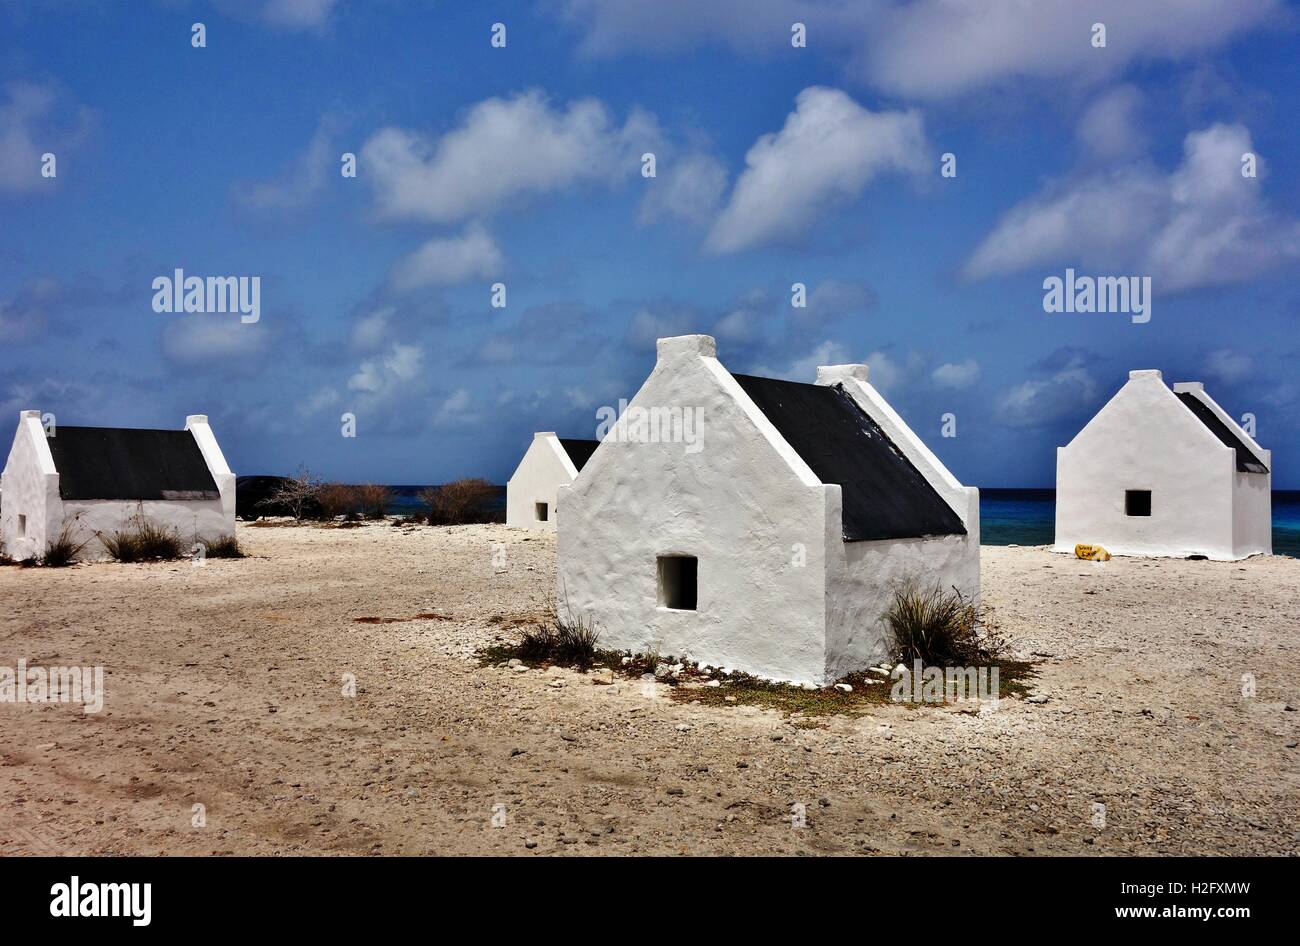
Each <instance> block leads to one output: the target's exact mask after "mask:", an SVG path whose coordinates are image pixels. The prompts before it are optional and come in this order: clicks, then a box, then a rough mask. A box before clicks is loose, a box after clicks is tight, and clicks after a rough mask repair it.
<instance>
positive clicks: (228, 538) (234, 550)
mask: <svg viewBox="0 0 1300 946" xmlns="http://www.w3.org/2000/svg"><path fill="white" fill-rule="evenodd" d="M201 541H202V542H203V557H204V558H244V557H245V555H244V550H243V549H241V548H240V547H239V540H238V539H236V538H235V537H234V536H233V535H223V536H221V537H220V538H217V539H202V540H201Z"/></svg>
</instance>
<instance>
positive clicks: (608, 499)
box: [556, 335, 979, 685]
mask: <svg viewBox="0 0 1300 946" xmlns="http://www.w3.org/2000/svg"><path fill="white" fill-rule="evenodd" d="M559 512H560V515H559V530H558V531H559V535H558V556H559V561H558V568H559V574H558V578H557V587H556V595H557V601H558V603H559V607H560V609H561V611H562V613H565V614H567V615H568V616H569V617H570V618H584V619H589V620H591V621H593V622H594V624H595V626H596V629H597V631H598V633H599V635H600V638H599V646H602V647H610V648H616V649H628V650H632V651H636V652H644V651H647V650H657V651H658V652H659V653H662V654H665V655H669V654H671V655H675V656H681V655H688V656H689V657H690V658H691V659H693V660H697V661H700V662H704V663H708V664H711V665H713V666H720V667H726V668H731V669H737V670H743V671H746V672H749V673H753V674H756V675H760V676H764V677H768V678H771V679H776V680H786V681H793V682H799V683H812V684H818V685H824V684H826V683H828V682H831V681H834V680H836V679H838V678H839V677H841V676H843V675H844V674H846V673H848V672H850V671H853V670H860V669H863V668H865V667H868V666H870V665H872V664H873V663H875V662H877V661H879V660H881V659H882V658H885V657H886V656H887V655H888V650H889V642H888V640H887V635H886V629H885V625H884V623H883V621H882V615H883V614H884V612H885V611H886V610H887V608H888V607H889V605H890V604H891V602H892V598H893V591H894V589H895V588H896V587H898V586H899V585H900V584H903V583H907V582H909V581H910V582H916V583H919V584H920V585H922V586H933V585H939V586H941V587H942V588H944V589H948V588H950V587H955V588H957V589H959V590H960V591H961V592H962V593H963V594H964V595H967V596H969V597H971V598H972V599H973V598H975V597H976V596H977V595H978V593H979V492H978V490H976V489H974V488H971V487H965V486H962V485H961V483H959V482H958V481H957V480H956V478H954V477H953V475H952V474H951V473H949V472H948V470H947V469H946V468H945V467H944V465H943V464H942V463H941V462H940V461H939V460H938V458H937V457H935V455H934V454H933V453H931V452H930V450H929V449H928V448H927V447H926V446H925V444H923V443H922V442H921V440H920V438H918V437H917V436H916V434H914V433H913V432H912V430H911V429H910V428H909V427H908V426H907V424H905V423H904V422H903V420H902V418H901V417H899V416H898V414H897V413H896V412H895V411H894V410H893V409H892V408H891V407H890V406H889V405H888V404H887V403H886V402H885V400H884V398H882V397H881V396H880V394H879V392H877V391H876V389H875V388H873V387H872V386H871V385H870V384H869V383H868V382H867V367H866V366H865V365H836V366H831V367H823V368H818V369H817V383H816V384H803V383H797V382H792V381H778V380H773V379H770V378H759V377H752V376H746V375H733V374H731V373H730V372H728V371H727V369H726V368H725V367H723V365H722V364H721V363H720V362H719V361H718V359H717V356H716V346H715V343H714V340H713V338H711V337H710V336H707V335H685V336H680V337H676V338H661V339H660V340H659V344H658V361H657V363H656V365H655V368H654V371H653V372H652V373H651V374H650V377H649V378H648V379H647V380H646V381H645V383H644V384H643V385H642V386H641V389H640V391H638V392H637V394H636V397H635V398H633V400H632V401H631V402H630V403H629V405H628V406H627V408H626V410H625V411H624V413H623V415H622V416H621V417H620V418H619V421H618V423H617V424H615V426H614V428H613V429H612V430H611V431H610V432H609V434H607V435H606V436H605V437H604V438H603V439H602V441H601V443H600V446H599V447H598V448H597V449H596V452H595V453H594V454H593V455H592V457H591V459H590V461H588V463H587V465H586V466H585V467H584V468H583V470H582V474H581V475H580V476H579V477H578V478H577V479H576V480H575V481H574V482H573V483H572V484H571V485H569V486H563V487H561V488H560V490H559Z"/></svg>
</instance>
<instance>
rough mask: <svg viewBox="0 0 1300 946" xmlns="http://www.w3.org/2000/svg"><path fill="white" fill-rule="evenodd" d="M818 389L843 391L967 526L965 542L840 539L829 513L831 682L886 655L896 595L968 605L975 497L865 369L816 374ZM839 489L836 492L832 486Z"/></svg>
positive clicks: (975, 542)
mask: <svg viewBox="0 0 1300 946" xmlns="http://www.w3.org/2000/svg"><path fill="white" fill-rule="evenodd" d="M817 383H818V384H826V385H833V384H836V383H840V384H843V386H844V390H845V392H847V393H848V394H849V395H850V396H851V397H852V398H853V399H854V400H855V401H856V402H857V403H858V405H859V406H860V407H861V408H862V409H863V410H864V411H865V412H866V413H867V414H868V415H870V416H871V418H872V419H873V420H875V422H876V423H877V424H879V425H880V428H881V430H883V431H884V432H885V434H886V436H888V437H889V439H890V441H891V442H892V443H893V444H894V446H896V447H898V449H899V451H900V452H901V453H902V454H903V455H904V456H905V457H907V459H908V460H909V461H910V462H911V463H912V465H913V466H915V467H916V468H917V470H919V471H920V472H921V474H922V475H923V476H925V478H926V479H927V480H928V481H929V483H930V485H931V486H933V487H934V488H935V490H936V492H938V493H939V496H940V497H941V498H942V499H943V500H944V501H945V502H946V503H948V505H949V506H950V507H951V508H952V510H953V512H955V513H956V514H957V517H958V518H959V519H961V521H962V524H963V525H965V527H966V534H965V535H948V536H936V537H933V538H928V539H915V538H913V539H884V540H880V541H875V542H844V541H842V540H841V538H840V536H841V517H840V512H839V509H838V508H836V510H835V511H834V517H833V518H832V517H831V516H830V514H829V513H828V516H827V520H828V528H827V543H826V551H827V557H826V560H827V568H826V586H827V593H826V602H827V608H826V639H827V643H826V653H827V666H826V679H827V680H828V681H830V680H837V679H839V678H840V677H842V676H844V674H846V673H849V672H851V671H853V670H860V669H862V668H863V667H865V666H869V665H871V664H874V663H876V662H878V661H880V660H882V659H884V658H886V657H889V656H891V655H890V654H889V653H888V651H889V646H890V639H889V630H888V627H887V626H886V624H885V622H884V621H883V620H882V615H883V614H884V613H885V612H886V611H887V610H888V609H889V607H890V605H892V604H893V600H894V591H895V589H898V588H902V587H905V586H907V585H909V584H912V585H915V586H917V587H919V588H920V589H922V590H928V589H929V588H932V587H935V586H938V587H939V588H941V589H943V590H944V591H945V592H947V591H950V590H952V589H954V588H955V589H957V590H958V591H960V592H961V593H962V595H964V596H965V597H966V598H968V599H969V600H971V601H972V602H975V601H978V599H979V591H980V547H979V546H980V512H979V490H978V489H976V488H975V487H973V486H963V485H962V484H961V483H960V482H959V481H958V480H957V478H956V477H955V476H953V475H952V473H951V472H950V471H949V470H948V468H947V467H946V466H944V464H943V462H942V461H941V460H939V458H938V457H937V456H935V454H934V453H933V452H932V451H931V450H930V448H929V447H927V446H926V444H925V442H924V441H922V440H921V438H920V437H918V436H917V435H916V433H915V432H914V431H913V430H912V429H911V427H909V426H908V425H907V423H906V422H905V421H904V420H903V418H902V417H901V416H900V415H899V414H898V412H897V411H895V410H894V409H893V407H891V406H890V404H889V402H887V401H886V400H885V399H884V397H883V396H881V394H880V392H879V391H877V390H876V388H875V387H874V386H872V385H871V384H870V382H869V380H868V373H867V366H866V365H831V366H825V367H820V368H818V369H817ZM836 489H837V490H838V487H836Z"/></svg>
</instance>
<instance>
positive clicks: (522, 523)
mask: <svg viewBox="0 0 1300 946" xmlns="http://www.w3.org/2000/svg"><path fill="white" fill-rule="evenodd" d="M597 445H598V441H595V440H570V439H568V438H565V437H557V436H556V435H555V432H554V431H550V430H544V431H540V432H538V433H535V434H533V442H532V443H531V444H529V445H528V450H527V451H525V452H524V455H523V458H522V459H521V460H520V461H519V466H518V467H516V469H515V472H514V475H513V476H511V477H510V481H509V482H508V483H506V525H507V526H509V527H511V528H513V529H541V530H547V531H550V532H554V531H555V491H556V490H557V489H559V488H560V486H565V485H568V484H569V483H572V482H573V481H574V480H575V479H576V478H577V476H578V472H579V471H580V470H581V469H582V468H583V466H585V465H586V463H587V459H588V458H589V457H590V456H591V454H592V453H593V451H595V449H596V447H597Z"/></svg>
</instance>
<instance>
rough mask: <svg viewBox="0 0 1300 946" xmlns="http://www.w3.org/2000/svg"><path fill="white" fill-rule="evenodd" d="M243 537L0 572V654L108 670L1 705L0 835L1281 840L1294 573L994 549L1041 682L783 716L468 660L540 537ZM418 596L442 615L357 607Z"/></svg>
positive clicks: (1297, 654) (943, 842) (307, 844)
mask: <svg viewBox="0 0 1300 946" xmlns="http://www.w3.org/2000/svg"><path fill="white" fill-rule="evenodd" d="M240 540H241V541H242V542H243V543H244V545H245V547H246V548H247V549H248V550H249V551H250V552H251V553H252V554H253V556H254V557H253V558H251V559H248V560H244V561H213V562H209V563H208V564H207V565H205V566H203V567H198V568H196V567H192V566H191V565H190V564H189V563H182V564H155V565H113V564H97V565H85V566H78V567H75V568H71V569H65V570H42V569H18V568H0V642H2V643H0V665H8V666H16V664H17V661H18V658H20V657H24V658H26V660H27V662H28V664H29V665H46V666H50V665H97V664H98V665H103V667H104V668H105V670H106V674H107V677H106V686H107V703H106V706H105V708H104V711H103V712H102V713H100V714H98V715H87V714H84V713H83V712H81V710H80V708H78V707H75V706H70V705H32V704H14V703H7V704H0V853H69V854H73V853H76V854H166V853H175V854H279V853H311V854H523V855H538V854H548V853H578V854H633V853H646V854H650V853H653V854H766V853H778V854H793V853H811V854H851V853H864V852H865V853H886V854H957V853H993V854H1000V853H1016V854H1072V853H1084V854H1111V853H1139V854H1278V853H1282V854H1295V853H1297V851H1298V850H1300V820H1298V816H1300V774H1298V765H1300V750H1297V749H1296V748H1295V745H1296V739H1297V735H1298V734H1300V725H1298V722H1300V713H1297V712H1294V711H1293V710H1291V709H1290V707H1295V706H1297V705H1300V694H1297V688H1298V687H1300V651H1298V649H1297V645H1298V643H1300V628H1298V627H1297V618H1298V617H1300V561H1297V560H1291V559H1284V558H1270V559H1255V560H1252V561H1248V562H1244V563H1233V564H1223V563H1213V562H1189V561H1142V560H1131V559H1130V560H1119V559H1117V560H1115V561H1112V562H1109V563H1106V564H1094V563H1086V562H1078V561H1074V560H1072V559H1067V558H1065V557H1061V556H1055V555H1052V554H1050V553H1049V552H1047V551H1046V550H1044V549H1026V548H1019V549H1018V548H987V547H986V548H985V549H984V550H983V569H984V573H983V574H984V589H985V594H986V596H987V600H988V601H989V603H990V604H992V605H993V606H994V608H995V610H996V614H997V616H998V617H999V619H1000V621H1001V623H1002V626H1003V628H1004V630H1005V631H1006V632H1007V633H1008V634H1009V636H1010V637H1011V639H1012V641H1013V643H1014V645H1015V647H1016V649H1017V651H1018V652H1019V653H1020V654H1022V655H1029V654H1031V653H1036V654H1040V655H1050V656H1045V657H1042V663H1041V665H1040V666H1041V671H1040V676H1039V679H1038V681H1037V684H1036V690H1037V692H1038V693H1039V694H1041V695H1043V696H1046V698H1047V702H1045V703H1041V704H1032V703H1028V702H1025V701H1021V700H1004V701H1002V703H1001V704H1000V707H999V708H998V709H997V710H996V711H995V712H992V713H986V714H982V715H973V714H962V713H954V712H950V711H946V710H942V709H921V710H916V709H907V708H903V707H898V706H885V707H880V708H879V709H877V710H873V711H872V713H871V715H870V716H867V717H864V718H859V719H851V718H843V717H837V718H831V719H829V720H823V721H822V723H821V724H819V725H817V726H815V727H811V728H804V727H803V726H801V725H796V724H795V723H796V722H797V721H792V720H791V719H790V718H788V717H782V716H779V715H777V714H776V713H774V712H771V711H764V710H759V709H756V708H752V707H744V706H728V707H718V708H706V707H702V706H698V705H696V706H692V705H681V704H678V703H675V702H673V701H672V700H670V699H668V698H666V697H664V696H663V695H662V694H659V695H654V696H650V695H646V694H645V693H644V692H643V688H642V686H641V684H640V683H638V682H620V683H617V684H616V685H614V686H612V687H610V686H597V685H594V684H593V683H592V682H591V680H590V679H589V678H588V677H585V676H583V675H582V674H580V673H575V672H572V671H567V670H564V671H543V670H536V671H529V672H526V673H520V672H515V671H509V670H502V669H497V668H496V667H486V668H484V667H479V666H478V664H477V662H475V661H472V660H470V659H468V658H469V656H470V654H471V653H472V652H473V651H474V649H475V648H476V647H478V646H480V645H482V644H484V643H489V642H491V641H493V640H494V639H495V638H497V637H499V636H501V635H502V634H503V633H505V632H503V631H501V629H500V627H501V625H500V624H494V623H492V622H491V618H492V617H493V616H494V615H501V616H503V617H504V618H505V619H507V620H509V619H511V618H514V617H519V616H526V615H528V614H530V613H533V612H536V611H537V610H538V609H539V608H540V607H541V606H542V604H543V601H544V598H545V596H546V593H547V590H548V588H549V586H550V583H551V578H552V575H553V573H554V554H555V544H554V540H553V538H551V537H545V536H534V537H525V536H524V534H521V533H517V532H508V531H507V530H505V529H504V527H500V526H471V527H462V528H458V529H451V530H448V529H431V528H427V527H425V528H420V529H416V530H404V529H398V528H393V527H390V526H386V525H371V526H366V527H363V528H358V529H351V530H337V529H319V528H312V527H309V528H249V527H246V526H244V525H243V524H241V525H240ZM498 543H499V544H502V545H504V551H505V563H506V567H505V568H504V570H502V571H500V572H498V571H495V570H494V563H493V555H494V551H498V560H499V557H500V556H499V550H496V549H495V546H496V545H497V544H498ZM420 613H436V614H441V615H446V616H448V617H450V618H452V620H435V619H426V620H418V621H405V622H396V623H388V624H366V623H357V622H356V621H355V620H354V619H355V618H358V617H408V616H411V615H416V614H420ZM344 674H353V675H354V676H355V679H356V681H357V693H356V696H355V697H348V696H344V695H343V686H344V683H343V680H344ZM1243 674H1253V675H1254V677H1255V679H1256V681H1257V690H1256V694H1255V696H1254V697H1252V698H1244V697H1243V696H1242V694H1241V680H1242V676H1243ZM557 678H558V679H560V680H562V681H563V685H558V686H557V685H552V681H553V680H555V679H557ZM196 804H201V805H203V806H204V811H205V814H206V824H205V825H203V826H201V827H200V826H195V824H194V821H195V816H194V810H195V809H194V807H193V806H194V805H196ZM1096 804H1103V805H1105V823H1104V826H1099V825H1098V824H1097V823H1094V822H1098V821H1099V820H1100V819H1099V818H1098V814H1097V810H1096V809H1095V808H1094V805H1096ZM795 805H802V806H804V808H805V809H806V825H805V826H803V827H795V826H794V825H793V823H792V820H793V819H792V812H793V811H796V809H794V806H795ZM494 815H495V818H494ZM494 820H495V821H497V822H502V821H503V822H504V824H503V826H501V827H495V826H494V824H493V822H494Z"/></svg>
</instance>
